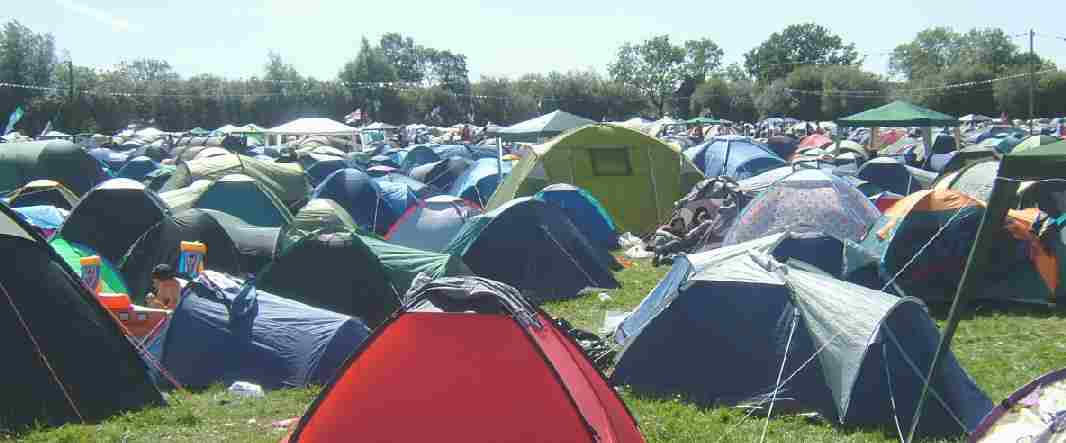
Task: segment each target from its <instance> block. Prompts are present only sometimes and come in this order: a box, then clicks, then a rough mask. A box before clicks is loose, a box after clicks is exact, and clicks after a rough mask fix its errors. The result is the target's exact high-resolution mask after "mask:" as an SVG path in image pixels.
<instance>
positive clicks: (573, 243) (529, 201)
mask: <svg viewBox="0 0 1066 443" xmlns="http://www.w3.org/2000/svg"><path fill="white" fill-rule="evenodd" d="M445 251H446V252H448V253H450V254H452V255H455V256H459V257H462V258H463V262H465V263H466V264H467V265H468V266H469V267H470V269H471V270H473V271H474V273H476V274H477V275H480V276H484V277H487V278H491V279H493V280H498V281H501V282H504V283H506V284H509V285H511V286H514V287H516V288H519V289H521V290H523V291H528V292H529V293H531V295H533V296H535V297H537V298H538V299H559V298H570V297H573V296H575V295H577V293H578V291H580V290H582V289H584V288H586V287H594V288H605V289H613V288H617V287H619V285H618V281H617V280H615V278H614V275H612V274H611V272H610V270H609V269H610V268H611V267H612V266H613V263H615V260H614V258H613V257H612V256H611V255H610V254H609V253H608V252H607V251H606V250H603V249H598V248H596V247H594V246H592V244H590V243H589V241H588V240H587V239H586V238H585V236H584V235H582V234H581V231H579V230H578V229H577V228H576V227H575V226H574V224H573V222H571V221H570V218H569V217H567V215H566V213H564V212H563V211H562V210H561V209H559V208H557V207H555V206H553V205H550V204H548V203H546V202H544V201H541V200H537V199H534V198H529V197H523V198H518V199H514V200H512V201H510V202H509V203H507V204H506V205H504V206H502V207H500V208H498V209H495V210H493V211H490V212H487V213H485V214H482V215H479V216H477V217H474V218H472V219H470V220H469V221H467V222H466V224H464V225H463V227H462V229H460V230H459V232H458V233H456V235H455V237H454V238H453V239H452V242H451V244H449V245H448V247H447V248H445Z"/></svg>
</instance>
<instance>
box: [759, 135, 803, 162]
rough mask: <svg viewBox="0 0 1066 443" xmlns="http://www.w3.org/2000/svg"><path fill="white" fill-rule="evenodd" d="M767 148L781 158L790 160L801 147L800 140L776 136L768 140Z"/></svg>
mask: <svg viewBox="0 0 1066 443" xmlns="http://www.w3.org/2000/svg"><path fill="white" fill-rule="evenodd" d="M766 147H767V148H770V151H772V152H773V153H774V154H777V156H778V157H780V158H790V157H792V154H795V153H796V149H797V148H798V147H799V140H796V139H795V138H794V137H792V136H789V135H774V136H771V137H770V138H768V139H766Z"/></svg>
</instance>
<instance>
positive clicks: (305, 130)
mask: <svg viewBox="0 0 1066 443" xmlns="http://www.w3.org/2000/svg"><path fill="white" fill-rule="evenodd" d="M358 131H359V130H358V129H356V128H353V127H351V126H348V125H346V124H344V123H341V122H338V121H336V120H331V119H328V118H300V119H296V120H293V121H291V122H288V123H285V124H284V125H281V126H276V127H273V128H270V129H267V130H266V132H267V133H269V134H274V135H353V134H355V133H356V132H358Z"/></svg>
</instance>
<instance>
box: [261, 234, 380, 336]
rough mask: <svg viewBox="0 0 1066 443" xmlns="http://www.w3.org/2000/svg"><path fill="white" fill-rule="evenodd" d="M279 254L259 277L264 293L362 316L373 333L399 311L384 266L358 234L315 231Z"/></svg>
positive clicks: (277, 252) (279, 251) (278, 252)
mask: <svg viewBox="0 0 1066 443" xmlns="http://www.w3.org/2000/svg"><path fill="white" fill-rule="evenodd" d="M275 255H276V256H275V259H274V261H273V262H271V263H270V264H269V265H267V267H266V268H265V269H263V270H262V271H261V272H260V273H259V275H257V276H256V285H257V286H258V287H259V288H260V289H263V290H264V291H269V292H271V293H274V294H285V297H286V298H289V299H292V300H296V301H299V302H301V303H306V304H308V305H311V306H314V307H317V308H322V309H326V310H329V311H333V312H337V313H341V314H346V315H351V316H354V317H359V318H360V319H361V320H363V321H364V322H365V323H366V324H367V325H368V326H370V327H371V328H376V327H377V326H379V325H381V323H382V322H383V321H384V320H385V318H386V317H388V315H389V314H391V313H392V311H394V310H395V309H396V307H397V306H398V301H397V295H396V294H397V293H396V290H395V288H394V287H393V285H392V283H391V282H390V281H389V277H388V275H387V274H386V273H385V268H384V266H382V264H381V261H380V260H378V258H377V256H376V255H374V252H373V251H371V250H370V248H369V247H367V245H366V244H365V243H364V242H363V241H362V237H360V236H358V235H355V234H354V233H351V232H345V231H336V232H316V233H314V234H311V235H308V236H305V237H304V238H302V239H300V240H299V241H297V242H295V243H293V244H291V245H289V246H288V247H287V248H285V249H282V250H277V251H276V252H275Z"/></svg>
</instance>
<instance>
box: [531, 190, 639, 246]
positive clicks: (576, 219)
mask: <svg viewBox="0 0 1066 443" xmlns="http://www.w3.org/2000/svg"><path fill="white" fill-rule="evenodd" d="M535 197H536V198H538V199H541V200H544V201H546V202H548V203H550V204H552V205H555V206H556V207H558V208H559V209H562V210H563V212H564V213H566V215H567V217H570V221H571V222H573V224H574V226H575V227H577V229H578V230H579V231H581V234H582V235H584V236H585V238H586V239H588V241H589V243H591V244H592V245H593V246H595V247H597V248H602V249H606V250H614V249H618V246H619V245H618V234H619V233H618V227H617V226H615V224H614V220H613V219H611V214H608V213H607V210H606V209H604V208H603V205H601V204H600V202H599V200H596V197H593V196H592V194H589V193H588V191H586V190H584V189H581V188H579V187H577V186H573V185H568V184H565V183H558V184H554V185H551V186H548V187H547V188H544V189H543V190H541V191H540V192H538V193H537V195H536V196H535Z"/></svg>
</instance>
